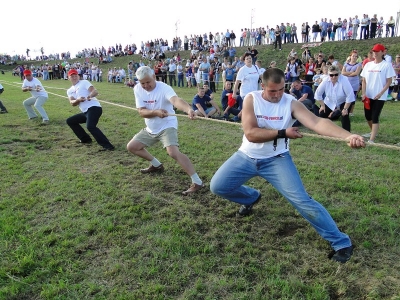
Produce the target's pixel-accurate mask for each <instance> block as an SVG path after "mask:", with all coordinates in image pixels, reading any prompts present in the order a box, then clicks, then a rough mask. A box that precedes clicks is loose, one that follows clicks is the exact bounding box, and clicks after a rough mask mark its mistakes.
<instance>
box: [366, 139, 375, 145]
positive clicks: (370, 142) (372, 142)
mask: <svg viewBox="0 0 400 300" xmlns="http://www.w3.org/2000/svg"><path fill="white" fill-rule="evenodd" d="M367 143H368V144H375V142H374V141H371V140H368V142H367Z"/></svg>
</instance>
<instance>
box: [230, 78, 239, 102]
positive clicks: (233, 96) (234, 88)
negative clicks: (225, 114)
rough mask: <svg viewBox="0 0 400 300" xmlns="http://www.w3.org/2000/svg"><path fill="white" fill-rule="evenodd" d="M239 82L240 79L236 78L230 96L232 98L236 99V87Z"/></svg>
mask: <svg viewBox="0 0 400 300" xmlns="http://www.w3.org/2000/svg"><path fill="white" fill-rule="evenodd" d="M239 83H240V80H236V81H235V85H234V86H233V94H232V98H234V99H236V95H237V92H238V88H239Z"/></svg>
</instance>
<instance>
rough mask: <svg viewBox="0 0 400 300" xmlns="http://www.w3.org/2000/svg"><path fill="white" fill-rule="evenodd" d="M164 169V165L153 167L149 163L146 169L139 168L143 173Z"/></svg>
mask: <svg viewBox="0 0 400 300" xmlns="http://www.w3.org/2000/svg"><path fill="white" fill-rule="evenodd" d="M163 171H164V166H163V164H161V165H159V166H158V167H155V166H153V165H150V166H149V167H148V168H146V169H140V172H141V173H143V174H149V173H157V172H163Z"/></svg>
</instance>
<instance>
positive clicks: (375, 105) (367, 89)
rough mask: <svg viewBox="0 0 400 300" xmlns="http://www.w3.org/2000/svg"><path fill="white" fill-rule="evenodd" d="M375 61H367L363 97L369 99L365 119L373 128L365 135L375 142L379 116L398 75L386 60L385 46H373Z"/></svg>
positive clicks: (363, 80)
mask: <svg viewBox="0 0 400 300" xmlns="http://www.w3.org/2000/svg"><path fill="white" fill-rule="evenodd" d="M372 51H373V56H374V61H371V62H369V63H366V64H365V66H364V68H363V70H362V72H361V74H360V75H361V77H362V89H361V92H362V94H361V99H362V101H366V100H367V99H369V108H368V106H364V115H365V119H366V120H367V122H368V126H369V128H370V129H371V132H370V133H366V134H364V135H363V137H366V138H369V140H368V143H371V144H373V143H374V141H375V137H376V136H377V134H378V130H379V116H380V114H381V112H382V108H383V105H384V104H385V101H386V100H387V96H388V89H389V86H390V84H391V83H392V77H394V76H396V73H395V72H394V69H393V66H392V65H391V64H389V63H388V62H386V61H385V60H384V59H383V58H384V53H383V52H384V51H385V46H383V45H382V44H376V45H375V46H374V47H373V48H372Z"/></svg>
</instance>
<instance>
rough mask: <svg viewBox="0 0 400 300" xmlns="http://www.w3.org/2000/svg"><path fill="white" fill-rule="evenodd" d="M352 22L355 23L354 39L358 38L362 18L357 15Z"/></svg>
mask: <svg viewBox="0 0 400 300" xmlns="http://www.w3.org/2000/svg"><path fill="white" fill-rule="evenodd" d="M352 24H353V32H352V36H351V39H352V40H356V39H357V32H358V27H359V26H360V20H359V19H358V16H357V15H356V16H355V17H354V19H353V20H352Z"/></svg>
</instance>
